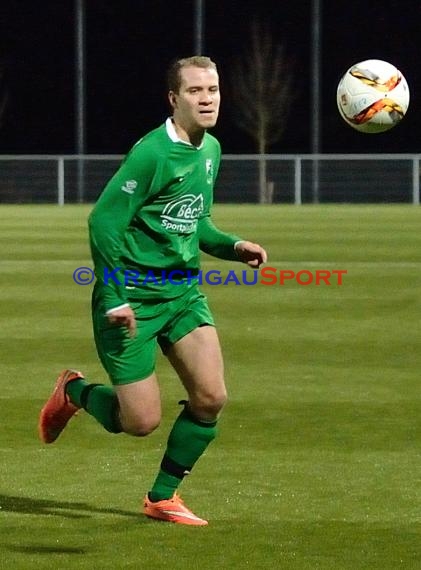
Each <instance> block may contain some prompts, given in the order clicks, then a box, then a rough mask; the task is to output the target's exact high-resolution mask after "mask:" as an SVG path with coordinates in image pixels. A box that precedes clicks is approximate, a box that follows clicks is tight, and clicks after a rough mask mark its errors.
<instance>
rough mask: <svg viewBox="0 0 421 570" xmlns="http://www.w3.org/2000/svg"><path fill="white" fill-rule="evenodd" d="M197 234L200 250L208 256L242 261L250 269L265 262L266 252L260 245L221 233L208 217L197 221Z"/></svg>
mask: <svg viewBox="0 0 421 570" xmlns="http://www.w3.org/2000/svg"><path fill="white" fill-rule="evenodd" d="M198 232H199V246H200V249H201V250H202V251H204V252H205V253H208V254H209V255H213V256H214V257H219V258H220V259H226V260H228V261H242V262H243V263H247V264H248V265H249V266H250V267H259V266H260V265H261V264H262V263H265V262H266V261H267V254H266V251H265V250H264V249H263V248H262V247H261V246H260V245H258V244H256V243H253V242H250V241H247V240H243V239H241V238H240V237H238V236H236V235H234V234H228V233H225V232H223V231H221V230H220V229H218V228H217V227H216V226H215V224H214V223H213V222H212V220H211V218H210V216H209V215H208V216H204V217H203V218H201V219H200V220H199V227H198Z"/></svg>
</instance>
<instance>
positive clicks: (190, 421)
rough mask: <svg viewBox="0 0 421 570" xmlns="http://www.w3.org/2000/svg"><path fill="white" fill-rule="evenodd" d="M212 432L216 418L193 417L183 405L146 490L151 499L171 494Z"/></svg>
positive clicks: (203, 448)
mask: <svg viewBox="0 0 421 570" xmlns="http://www.w3.org/2000/svg"><path fill="white" fill-rule="evenodd" d="M216 433H217V428H216V421H213V422H202V421H199V420H196V419H195V418H194V417H193V416H192V415H191V414H190V412H189V411H188V409H186V408H185V409H184V410H183V411H182V412H181V414H180V415H179V416H178V418H177V419H176V421H175V423H174V425H173V428H172V430H171V433H170V435H169V437H168V442H167V449H166V451H165V454H164V457H163V459H162V463H161V469H160V471H159V473H158V475H157V478H156V479H155V482H154V484H153V486H152V489H151V491H150V493H149V498H150V500H151V501H161V500H163V499H169V498H171V497H172V496H173V495H174V493H175V491H176V490H177V488H178V486H179V485H180V483H181V481H182V480H183V477H184V476H185V475H187V474H188V473H190V471H191V470H192V468H193V466H194V464H195V463H196V461H197V460H198V459H199V457H200V456H201V455H202V454H203V452H204V451H205V449H206V448H207V447H208V445H209V444H210V442H211V441H212V440H213V439H214V438H215V437H216Z"/></svg>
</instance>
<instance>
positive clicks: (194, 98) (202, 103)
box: [169, 67, 221, 132]
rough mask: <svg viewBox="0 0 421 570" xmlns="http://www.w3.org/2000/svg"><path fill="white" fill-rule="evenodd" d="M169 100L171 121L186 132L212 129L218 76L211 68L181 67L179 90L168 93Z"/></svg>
mask: <svg viewBox="0 0 421 570" xmlns="http://www.w3.org/2000/svg"><path fill="white" fill-rule="evenodd" d="M169 99H170V103H171V105H172V107H173V110H174V120H175V121H176V122H177V123H179V124H180V125H181V126H182V127H183V129H184V130H186V131H187V132H189V131H193V132H194V131H197V130H202V129H208V128H210V127H213V126H215V124H216V121H217V119H218V113H219V103H220V100H221V95H220V92H219V78H218V73H217V72H216V70H215V69H212V68H206V69H205V68H201V67H184V68H182V69H181V85H180V90H179V92H178V93H174V91H171V92H170V93H169Z"/></svg>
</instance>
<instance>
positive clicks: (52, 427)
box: [38, 370, 83, 443]
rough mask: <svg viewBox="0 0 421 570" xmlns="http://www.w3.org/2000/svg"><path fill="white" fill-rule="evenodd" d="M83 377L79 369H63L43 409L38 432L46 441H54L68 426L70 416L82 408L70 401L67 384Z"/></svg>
mask: <svg viewBox="0 0 421 570" xmlns="http://www.w3.org/2000/svg"><path fill="white" fill-rule="evenodd" d="M78 378H83V375H82V373H81V372H78V371H77V370H63V372H61V374H60V375H59V376H58V378H57V380H56V385H55V386H54V390H53V393H52V394H51V396H50V397H49V399H48V400H47V402H46V403H45V404H44V407H43V408H42V410H41V413H40V416H39V423H38V433H39V437H40V439H41V440H42V441H43V442H44V443H53V441H55V440H56V439H57V438H58V436H59V435H60V434H61V432H62V431H63V429H64V428H65V427H66V425H67V422H68V421H69V420H70V418H71V417H72V416H73V415H74V414H76V412H77V411H78V410H79V409H80V408H78V407H77V406H75V405H74V404H72V402H71V401H70V398H69V396H68V395H67V394H66V386H67V384H68V383H69V382H71V381H72V380H77V379H78Z"/></svg>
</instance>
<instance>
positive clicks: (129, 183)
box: [121, 180, 137, 194]
mask: <svg viewBox="0 0 421 570" xmlns="http://www.w3.org/2000/svg"><path fill="white" fill-rule="evenodd" d="M136 188H137V182H136V180H126V182H125V183H124V184H123V186H122V187H121V189H122V190H123V192H127V194H133V193H134V191H135V190H136Z"/></svg>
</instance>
